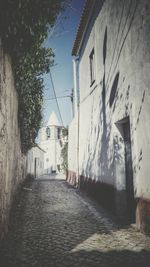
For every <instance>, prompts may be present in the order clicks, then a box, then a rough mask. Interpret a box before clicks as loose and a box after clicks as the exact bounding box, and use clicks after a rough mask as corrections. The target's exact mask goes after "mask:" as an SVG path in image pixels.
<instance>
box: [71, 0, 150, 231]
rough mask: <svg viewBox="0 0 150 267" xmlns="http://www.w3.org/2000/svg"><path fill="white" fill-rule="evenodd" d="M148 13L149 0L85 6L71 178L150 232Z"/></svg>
mask: <svg viewBox="0 0 150 267" xmlns="http://www.w3.org/2000/svg"><path fill="white" fill-rule="evenodd" d="M149 14H150V1H149V0H143V1H138V0H132V1H124V0H119V1H118V0H105V1H103V0H93V1H91V0H87V1H86V4H85V7H84V10H83V14H82V17H81V20H80V25H79V28H78V32H77V36H76V39H75V42H74V47H73V51H72V54H73V56H74V81H75V82H74V90H75V92H74V96H75V97H74V98H75V116H74V119H73V121H72V122H71V124H70V127H69V150H68V152H69V155H68V159H69V162H68V164H69V170H68V180H69V181H71V182H72V183H78V184H79V186H80V187H81V188H83V189H85V190H87V191H88V192H89V193H91V194H92V195H94V196H95V197H96V198H97V199H98V200H99V201H100V202H101V203H103V205H105V207H108V208H110V209H112V210H113V211H114V212H115V213H116V214H117V215H118V216H119V217H120V218H121V217H123V218H124V219H126V221H128V222H135V221H136V224H137V226H138V227H139V228H140V229H141V230H142V231H149V232H150V178H149V174H150V162H149V161H150V45H149V44H150V30H149V29H150V15H149ZM78 96H80V99H79V97H78ZM78 99H79V101H78Z"/></svg>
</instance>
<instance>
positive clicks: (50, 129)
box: [39, 112, 63, 174]
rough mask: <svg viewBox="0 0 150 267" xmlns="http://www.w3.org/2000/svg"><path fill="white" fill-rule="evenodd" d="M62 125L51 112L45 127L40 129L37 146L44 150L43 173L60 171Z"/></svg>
mask: <svg viewBox="0 0 150 267" xmlns="http://www.w3.org/2000/svg"><path fill="white" fill-rule="evenodd" d="M62 128H63V127H62V126H61V125H60V123H59V121H58V119H57V116H56V114H55V112H52V113H51V115H50V118H49V120H48V122H47V125H46V126H45V127H42V128H41V129H40V144H39V146H40V147H41V148H42V149H43V150H44V151H45V152H46V153H45V154H44V173H45V174H50V173H55V172H59V171H60V167H61V146H62V141H61V138H62Z"/></svg>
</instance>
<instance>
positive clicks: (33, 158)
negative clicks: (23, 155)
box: [27, 145, 45, 177]
mask: <svg viewBox="0 0 150 267" xmlns="http://www.w3.org/2000/svg"><path fill="white" fill-rule="evenodd" d="M44 153H45V151H44V150H43V149H41V148H40V147H39V146H38V145H35V146H34V147H32V148H31V149H30V150H29V151H28V154H27V174H30V175H32V176H34V177H39V176H40V175H43V173H44Z"/></svg>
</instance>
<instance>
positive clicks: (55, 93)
mask: <svg viewBox="0 0 150 267" xmlns="http://www.w3.org/2000/svg"><path fill="white" fill-rule="evenodd" d="M49 74H50V79H51V83H52V88H53V91H54V96H55V100H56V105H57V109H58V113H59V117H60V120H61V123H62V126H64V123H63V119H62V116H61V112H60V108H59V104H58V100H57V96H56V91H55V87H54V82H53V78H52V73H51V70H50V71H49Z"/></svg>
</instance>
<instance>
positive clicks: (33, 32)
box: [0, 0, 66, 153]
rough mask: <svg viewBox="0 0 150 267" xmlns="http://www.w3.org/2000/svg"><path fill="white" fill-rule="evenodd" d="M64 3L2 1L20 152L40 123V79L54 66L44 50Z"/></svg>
mask: <svg viewBox="0 0 150 267" xmlns="http://www.w3.org/2000/svg"><path fill="white" fill-rule="evenodd" d="M65 4H66V0H64V1H62V0H1V1H0V18H1V20H0V32H1V35H2V36H1V37H2V40H3V44H4V48H5V50H6V51H7V52H8V53H9V54H10V56H11V58H12V66H13V70H14V77H15V84H16V89H17V91H18V96H19V116H18V119H19V126H20V134H21V144H22V151H23V153H26V152H27V151H28V149H30V148H31V147H32V146H33V144H34V142H35V138H36V136H37V134H38V130H39V128H40V125H41V119H42V115H41V113H42V103H43V88H44V85H43V78H42V74H44V73H47V72H48V71H49V68H50V66H52V65H53V62H54V54H53V51H52V50H51V49H50V48H45V47H43V42H44V40H45V38H46V37H47V36H48V31H49V29H50V28H51V27H53V26H54V24H55V23H56V19H57V16H58V14H59V13H60V12H61V11H62V10H63V9H64V8H65Z"/></svg>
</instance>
